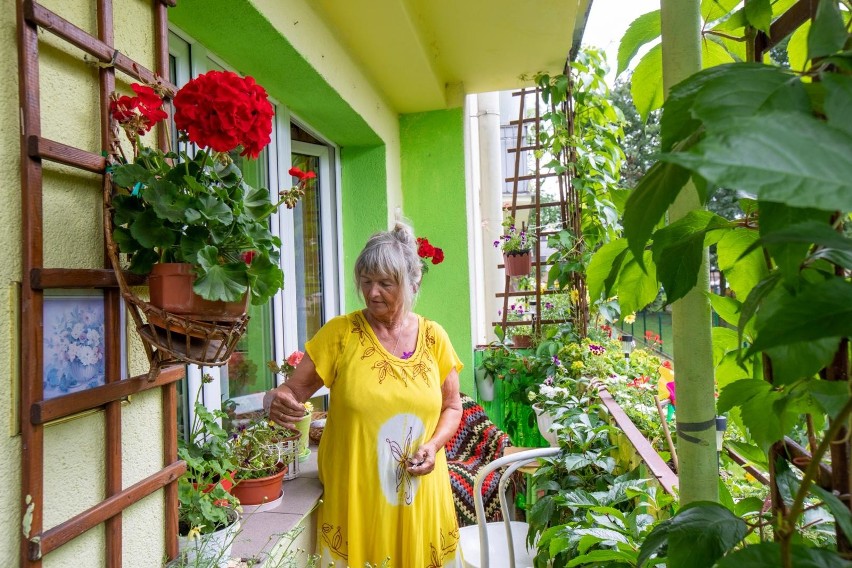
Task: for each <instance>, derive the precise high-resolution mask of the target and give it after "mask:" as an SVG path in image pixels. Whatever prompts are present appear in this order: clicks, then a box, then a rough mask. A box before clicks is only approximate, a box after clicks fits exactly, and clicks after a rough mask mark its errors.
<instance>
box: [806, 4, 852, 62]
mask: <svg viewBox="0 0 852 568" xmlns="http://www.w3.org/2000/svg"><path fill="white" fill-rule="evenodd" d="M847 37H848V34H847V33H846V25H845V24H844V22H843V16H842V15H841V13H840V6H838V2H820V3H819V4H817V9H816V16H814V19H813V23H812V24H811V30H810V33H808V59H814V58H816V57H825V56H826V55H832V54H834V53H836V52H838V51H840V50H841V49H843V44H845V43H846V39H847Z"/></svg>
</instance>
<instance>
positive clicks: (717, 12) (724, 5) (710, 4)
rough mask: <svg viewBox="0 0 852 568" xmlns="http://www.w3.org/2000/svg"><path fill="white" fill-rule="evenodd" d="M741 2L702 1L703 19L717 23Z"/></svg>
mask: <svg viewBox="0 0 852 568" xmlns="http://www.w3.org/2000/svg"><path fill="white" fill-rule="evenodd" d="M737 4H739V0H701V19H702V20H704V21H705V22H715V21H716V20H718V19H719V18H721V17H723V16H724V15H725V14H727V13H729V12H730V11H731V10H733V9H734V8H736V6H737Z"/></svg>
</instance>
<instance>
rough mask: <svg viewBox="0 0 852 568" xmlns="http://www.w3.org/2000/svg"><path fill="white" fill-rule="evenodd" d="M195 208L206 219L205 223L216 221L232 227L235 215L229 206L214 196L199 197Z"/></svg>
mask: <svg viewBox="0 0 852 568" xmlns="http://www.w3.org/2000/svg"><path fill="white" fill-rule="evenodd" d="M195 208H196V210H197V211H198V212H199V213H200V214H201V217H202V218H203V219H205V221H204V222H205V223H206V222H209V221H215V222H217V223H221V224H223V225H230V224H231V222H232V221H233V220H234V215H233V214H232V213H231V208H230V207H228V204H227V203H225V202H223V201H222V200H221V199H219V198H217V197H215V196H213V195H201V196H199V197H198V199H197V201H196V203H195Z"/></svg>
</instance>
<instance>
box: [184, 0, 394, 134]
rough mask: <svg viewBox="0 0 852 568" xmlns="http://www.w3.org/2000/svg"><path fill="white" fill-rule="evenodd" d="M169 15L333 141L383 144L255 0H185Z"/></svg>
mask: <svg viewBox="0 0 852 568" xmlns="http://www.w3.org/2000/svg"><path fill="white" fill-rule="evenodd" d="M237 4H238V5H239V6H238V7H237V6H235V5H237ZM225 15H227V16H225ZM169 21H170V22H172V23H174V24H175V25H176V26H178V27H179V28H180V29H182V30H183V31H185V32H186V33H188V34H190V35H191V36H192V37H193V38H194V39H196V40H198V41H199V42H201V43H202V44H204V45H205V46H206V47H207V48H208V49H210V51H212V52H213V53H215V54H216V55H217V56H219V57H221V58H223V59H224V60H225V61H226V62H227V63H228V65H230V66H232V67H233V68H234V69H236V70H237V71H238V72H239V73H242V74H244V75H251V76H253V77H254V78H255V79H256V80H257V82H258V83H260V84H261V85H263V87H264V88H265V89H266V90H267V91H268V92H269V94H270V95H271V96H272V97H274V98H275V99H276V100H278V101H279V102H280V103H282V104H284V105H286V106H287V107H289V108H290V110H291V111H293V112H294V113H296V114H297V115H298V116H300V117H302V118H303V119H305V120H307V121H308V122H309V123H310V125H311V126H312V127H314V128H316V129H317V130H318V131H319V132H321V133H322V134H323V136H326V137H328V138H329V139H331V140H333V141H334V142H335V143H337V144H339V145H341V146H347V145H361V146H374V145H377V144H381V142H382V141H381V139H380V138H379V136H378V135H377V134H376V133H375V132H374V131H373V130H372V129H371V128H370V127H369V126H368V125H367V123H366V122H365V121H364V119H363V118H362V117H361V116H360V115H358V114H357V113H356V112H355V111H354V110H353V109H352V107H351V106H350V105H349V104H348V103H347V102H346V101H345V100H343V98H342V97H341V96H340V94H339V93H337V92H336V91H335V90H334V89H333V88H332V87H331V86H330V85H329V84H328V82H327V81H326V80H325V79H324V78H323V77H321V76H320V74H319V73H317V71H316V70H315V69H314V68H313V67H311V66H310V65H309V64H308V62H307V61H305V59H304V58H303V57H302V56H301V55H300V54H299V53H298V52H297V51H296V50H295V49H294V48H293V46H292V45H291V44H290V42H288V41H287V39H286V38H284V36H282V35H281V33H280V32H279V31H278V30H276V29H275V28H274V27H273V26H272V24H270V23H269V21H268V20H267V19H266V18H265V17H264V16H263V14H261V13H260V12H258V10H257V9H256V8H255V7H254V6H253V5H252V4H251V3H249V2H245V1H240V2H235V1H234V0H181V1H180V2H178V4H177V7H175V8H170V9H169Z"/></svg>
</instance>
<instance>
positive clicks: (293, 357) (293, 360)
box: [287, 351, 305, 367]
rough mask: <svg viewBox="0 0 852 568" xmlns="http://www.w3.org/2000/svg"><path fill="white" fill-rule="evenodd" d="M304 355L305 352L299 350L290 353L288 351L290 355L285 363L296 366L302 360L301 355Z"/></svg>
mask: <svg viewBox="0 0 852 568" xmlns="http://www.w3.org/2000/svg"><path fill="white" fill-rule="evenodd" d="M304 356H305V354H304V353H302V352H301V351H293V352H292V353H290V356H289V357H287V364H288V365H290V366H291V367H296V366H298V365H299V363H301V362H302V357H304Z"/></svg>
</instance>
